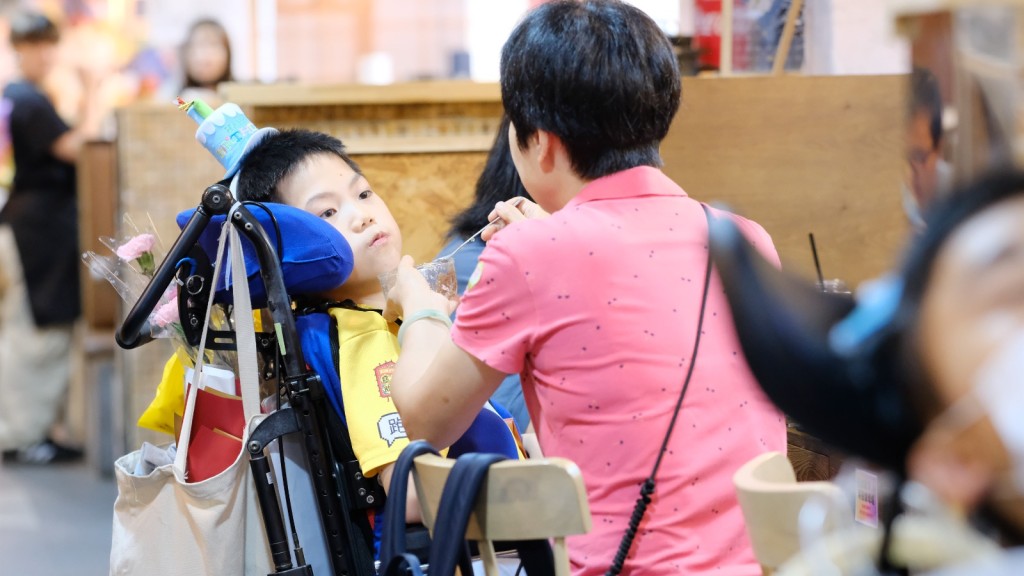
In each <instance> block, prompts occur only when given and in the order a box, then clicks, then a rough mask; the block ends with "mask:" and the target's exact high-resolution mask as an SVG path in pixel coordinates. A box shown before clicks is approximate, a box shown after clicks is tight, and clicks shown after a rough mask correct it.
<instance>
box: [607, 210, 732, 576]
mask: <svg viewBox="0 0 1024 576" xmlns="http://www.w3.org/2000/svg"><path fill="white" fill-rule="evenodd" d="M700 207H701V208H702V209H703V210H704V218H705V219H706V220H707V223H708V232H709V234H708V245H707V251H708V262H707V265H706V266H705V269H704V292H703V294H701V297H700V313H699V314H698V316H697V334H696V336H694V338H693V352H691V353H690V367H689V368H688V369H687V371H686V378H685V379H684V380H683V389H682V390H680V392H679V400H678V401H677V402H676V408H675V410H674V411H673V412H672V420H670V421H669V423H668V431H666V432H665V438H664V439H663V440H662V442H661V448H660V449H659V450H658V457H657V458H656V459H655V460H654V468H653V469H652V470H651V474H650V476H648V477H647V479H646V480H644V483H643V485H642V486H641V487H640V497H639V498H637V501H636V506H635V507H634V508H633V515H632V516H631V517H630V519H629V527H628V528H626V533H625V534H623V535H622V541H621V542H619V549H618V551H617V552H616V553H615V560H614V561H613V562H612V565H611V566H610V567H609V568H608V571H607V572H605V576H618V574H619V573H620V572H622V568H623V566H624V565H625V563H626V556H628V555H629V549H630V548H632V547H633V539H634V538H636V531H637V530H638V529H639V528H640V522H641V521H642V520H643V519H644V514H645V513H646V512H647V505H648V504H650V503H651V495H652V494H654V477H655V476H656V475H657V474H658V468H660V467H661V458H662V456H664V454H665V452H666V451H667V450H668V442H669V440H670V439H671V438H672V431H673V430H674V429H675V427H676V420H677V419H678V417H679V410H680V409H681V408H682V407H683V398H685V397H686V389H687V388H689V387H690V379H691V378H692V377H693V367H694V366H696V365H697V349H698V348H699V347H700V335H701V330H703V328H704V309H705V308H706V307H707V303H708V287H709V285H710V284H711V268H712V265H711V234H710V231H711V212H710V210H709V209H708V207H707V205H706V204H704V203H703V202H702V203H701V205H700Z"/></svg>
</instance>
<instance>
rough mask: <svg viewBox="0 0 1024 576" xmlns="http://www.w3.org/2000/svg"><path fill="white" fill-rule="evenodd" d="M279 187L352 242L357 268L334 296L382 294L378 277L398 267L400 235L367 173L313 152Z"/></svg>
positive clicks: (292, 202)
mask: <svg viewBox="0 0 1024 576" xmlns="http://www.w3.org/2000/svg"><path fill="white" fill-rule="evenodd" d="M277 191H278V193H279V194H280V195H281V199H282V200H283V201H284V203H286V204H289V205H291V206H295V207H297V208H301V209H303V210H305V211H306V212H309V213H311V214H315V215H316V216H319V217H320V218H322V219H324V220H326V221H327V222H329V223H330V224H331V225H332V226H334V227H335V228H336V229H337V230H338V231H339V232H341V234H342V236H344V237H345V240H348V243H349V245H351V246H352V255H353V256H354V257H355V267H354V269H353V270H352V276H350V277H349V279H348V281H347V282H346V283H345V285H344V286H342V287H341V288H340V289H339V293H338V294H337V295H338V296H339V297H344V298H352V299H357V298H364V297H366V296H368V295H380V293H381V286H380V281H379V280H378V279H377V276H379V275H380V274H383V273H384V272H389V271H391V270H394V269H395V268H397V267H398V262H399V260H401V257H402V235H401V233H400V232H399V230H398V224H397V223H396V222H395V219H394V217H393V216H392V215H391V212H390V211H389V210H388V207H387V205H386V204H384V201H383V200H382V199H381V198H380V196H377V195H376V194H374V193H373V190H371V189H370V183H369V182H367V181H366V178H364V177H363V176H362V175H360V174H359V173H357V172H356V171H355V170H353V169H352V167H351V166H349V165H348V164H347V163H345V161H344V160H342V159H341V158H339V157H338V156H335V155H334V154H317V155H316V156H311V157H309V158H308V159H306V161H305V162H303V163H302V164H301V165H300V166H297V167H296V168H295V169H293V170H292V172H291V174H289V175H288V177H286V178H285V179H284V180H282V181H281V183H280V184H278V187H277ZM358 302H359V301H358V300H357V303H358Z"/></svg>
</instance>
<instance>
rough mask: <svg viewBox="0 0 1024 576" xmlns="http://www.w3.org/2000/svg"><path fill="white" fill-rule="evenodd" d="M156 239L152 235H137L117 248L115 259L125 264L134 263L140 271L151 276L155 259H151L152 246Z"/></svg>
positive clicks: (154, 269)
mask: <svg viewBox="0 0 1024 576" xmlns="http://www.w3.org/2000/svg"><path fill="white" fill-rule="evenodd" d="M154 244H156V237H155V236H153V235H152V234H139V235H138V236H135V237H133V238H131V239H130V240H128V241H127V242H125V243H124V244H122V245H120V246H118V247H117V257H118V258H120V259H121V260H124V261H125V262H131V261H133V260H134V261H136V262H138V263H139V268H140V271H141V272H142V273H143V274H145V275H146V276H152V275H153V273H154V272H155V271H156V258H154V257H153V246H154Z"/></svg>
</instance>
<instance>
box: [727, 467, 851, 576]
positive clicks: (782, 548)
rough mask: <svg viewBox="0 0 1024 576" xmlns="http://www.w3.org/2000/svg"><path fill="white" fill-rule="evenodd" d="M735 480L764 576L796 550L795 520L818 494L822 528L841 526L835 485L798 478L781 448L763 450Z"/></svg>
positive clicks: (796, 527)
mask: <svg viewBox="0 0 1024 576" xmlns="http://www.w3.org/2000/svg"><path fill="white" fill-rule="evenodd" d="M733 484H734V485H735V486H736V494H737V496H738V498H739V502H740V508H741V509H742V510H743V518H744V519H745V520H746V523H747V533H748V534H749V535H750V541H751V544H752V545H753V547H754V556H756V557H757V561H758V562H759V563H760V564H761V570H762V571H763V572H764V573H765V574H766V575H767V574H771V573H772V572H773V571H774V570H775V569H776V568H778V567H779V566H780V565H781V564H782V563H784V562H785V561H786V560H788V559H789V558H791V557H792V556H794V555H796V554H797V553H798V552H800V534H799V530H798V526H799V524H798V519H799V516H800V511H801V510H802V509H803V507H804V504H806V503H807V502H808V500H810V499H812V498H820V499H821V502H822V503H823V504H824V505H825V506H826V511H827V513H826V515H825V517H824V521H823V523H822V526H821V529H822V530H825V531H829V530H832V529H835V528H837V527H839V526H840V525H841V523H840V520H841V519H844V517H843V513H844V512H846V511H845V510H843V509H842V504H841V503H842V502H844V497H843V494H842V491H841V490H840V489H839V487H838V486H836V485H835V484H832V483H831V482H797V481H796V473H795V472H794V471H793V466H792V465H791V464H790V462H789V460H788V459H787V458H786V455H785V454H782V453H779V452H768V453H766V454H762V455H760V456H758V457H756V458H754V459H753V460H751V461H749V462H747V463H746V464H744V465H743V466H742V467H741V468H740V469H739V470H738V471H737V472H736V474H735V475H733ZM846 518H849V513H848V512H847V516H846Z"/></svg>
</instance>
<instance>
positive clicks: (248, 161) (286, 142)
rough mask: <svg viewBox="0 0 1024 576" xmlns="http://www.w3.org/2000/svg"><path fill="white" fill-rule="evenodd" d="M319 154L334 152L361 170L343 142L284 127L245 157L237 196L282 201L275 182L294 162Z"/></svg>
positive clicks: (300, 162)
mask: <svg viewBox="0 0 1024 576" xmlns="http://www.w3.org/2000/svg"><path fill="white" fill-rule="evenodd" d="M318 154H334V155H335V156H337V157H339V158H341V159H342V160H344V161H345V163H346V164H348V165H349V166H350V167H351V168H352V170H354V171H355V172H356V173H357V174H362V171H361V170H360V169H359V166H358V165H357V164H356V163H355V161H354V160H352V158H351V157H349V155H348V153H347V152H346V151H345V145H344V144H342V142H341V140H338V139H337V138H335V137H334V136H331V135H330V134H324V133H323V132H315V131H312V130H302V129H294V130H284V131H281V132H280V133H278V134H272V135H270V136H267V137H266V138H264V139H263V141H262V142H260V143H259V144H257V145H256V147H254V148H253V149H252V150H251V151H250V152H249V154H248V155H247V156H246V157H245V160H244V161H243V162H242V168H241V174H240V175H239V177H238V199H239V200H252V201H257V202H281V198H280V196H279V194H278V190H277V186H278V185H279V184H280V183H281V181H282V180H284V179H285V178H286V177H287V176H288V175H289V174H291V172H292V170H294V169H295V168H296V167H297V166H299V165H300V164H302V163H303V162H305V161H306V160H308V159H309V158H310V157H311V156H316V155H318Z"/></svg>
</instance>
